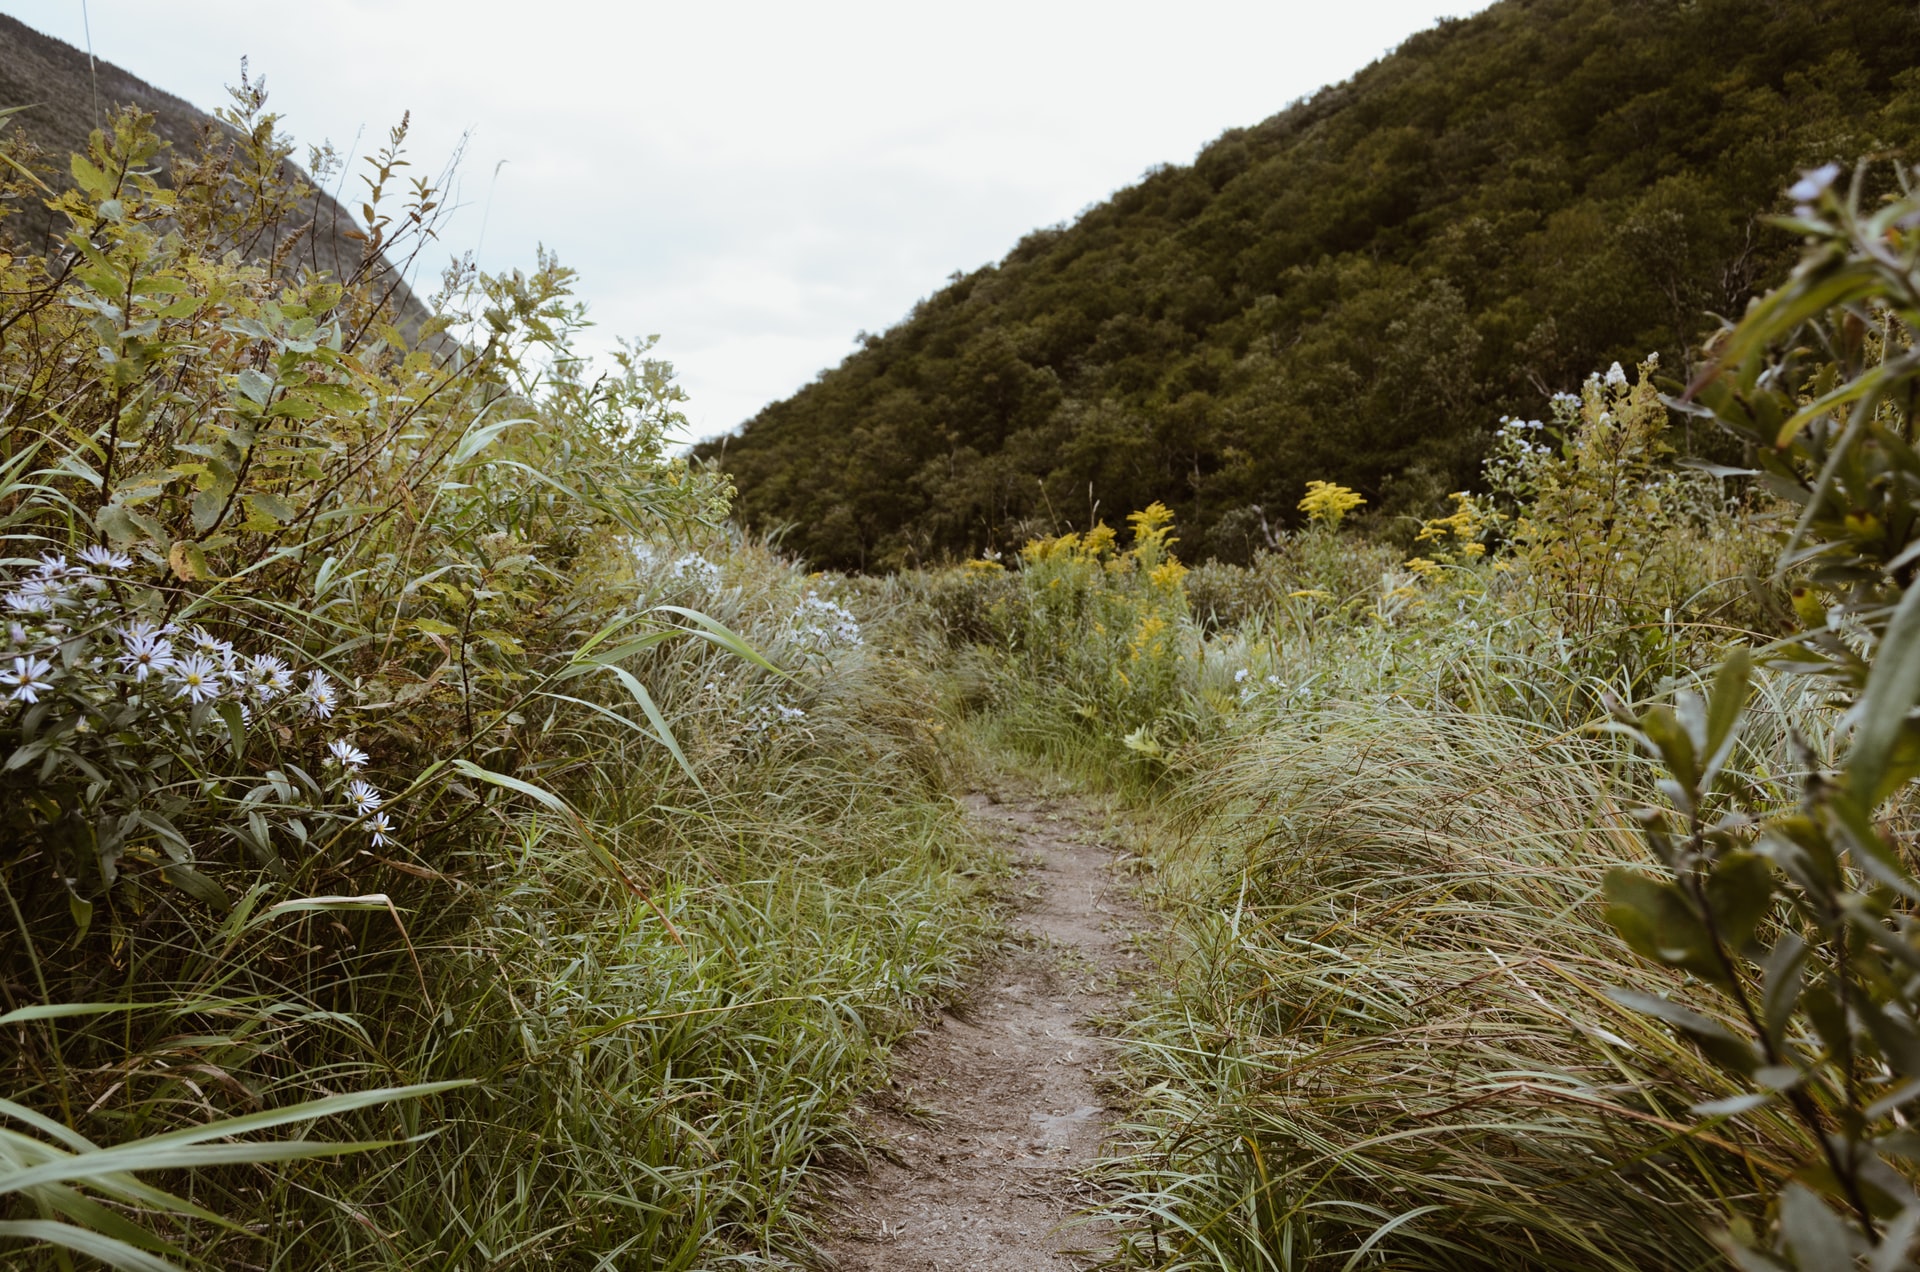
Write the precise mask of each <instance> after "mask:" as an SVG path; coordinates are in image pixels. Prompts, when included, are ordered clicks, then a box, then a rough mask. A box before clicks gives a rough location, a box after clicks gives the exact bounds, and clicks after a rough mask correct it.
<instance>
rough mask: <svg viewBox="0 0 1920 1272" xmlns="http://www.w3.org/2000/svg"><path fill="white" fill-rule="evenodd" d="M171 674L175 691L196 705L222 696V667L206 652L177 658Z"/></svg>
mask: <svg viewBox="0 0 1920 1272" xmlns="http://www.w3.org/2000/svg"><path fill="white" fill-rule="evenodd" d="M171 675H172V677H173V684H174V690H175V692H176V693H177V694H178V695H179V696H180V697H182V698H185V699H186V700H187V701H188V702H190V703H192V704H193V705H194V706H196V707H197V706H199V705H200V704H201V703H203V702H212V701H213V700H214V699H215V698H218V697H219V696H220V669H219V668H218V667H216V666H215V665H214V662H213V659H211V658H209V657H207V656H206V655H205V654H188V655H187V656H186V657H185V658H181V659H177V660H176V661H175V662H174V664H173V668H172V671H171Z"/></svg>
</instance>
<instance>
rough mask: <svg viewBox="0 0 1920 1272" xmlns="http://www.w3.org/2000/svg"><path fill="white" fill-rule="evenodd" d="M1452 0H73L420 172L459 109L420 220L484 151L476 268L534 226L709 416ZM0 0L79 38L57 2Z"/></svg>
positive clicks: (146, 68) (153, 67)
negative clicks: (440, 175) (408, 147)
mask: <svg viewBox="0 0 1920 1272" xmlns="http://www.w3.org/2000/svg"><path fill="white" fill-rule="evenodd" d="M1480 7H1481V0H1346V2H1345V3H1326V2H1324V0H1317V2H1306V0H1268V2H1267V3H1250V2H1245V0H1239V2H1236V0H1185V2H1184V3H1180V4H1173V3H1164V2H1163V3H1158V4H1142V3H1130V2H1126V0H1110V2H1108V3H1102V4H1091V3H1056V2H1050V0H970V2H969V3H966V4H944V5H925V4H919V5H916V4H907V3H900V2H899V0H895V2H894V3H855V2H853V0H832V2H830V3H829V2H826V0H821V2H818V3H813V4H795V3H790V2H789V3H784V4H781V3H744V2H741V3H713V2H708V3H687V2H685V0H682V2H680V3H671V4H668V3H656V2H654V0H628V2H625V3H621V2H618V0H544V2H539V3H528V2H527V0H515V2H513V3H507V2H505V0H461V2H460V3H448V2H446V0H378V2H375V0H301V2H300V3H288V2H287V0H87V17H88V18H89V19H90V22H91V27H92V37H93V51H94V53H95V55H96V56H98V57H101V58H104V59H106V60H108V61H111V62H114V63H117V64H119V65H120V66H122V67H125V68H126V69H127V70H129V71H132V72H133V73H134V74H136V75H138V76H140V77H141V78H143V79H145V80H148V81H149V82H151V83H152V84H154V85H155V86H156V87H159V88H162V89H165V90H166V91H168V92H171V93H174V94H176V95H177V96H180V97H184V98H186V99H187V100H188V101H191V102H193V103H194V104H196V105H198V106H200V107H201V108H202V109H210V108H211V107H213V106H215V105H217V104H219V103H221V102H223V101H224V100H225V94H224V90H223V87H222V86H223V85H224V84H226V83H228V82H231V81H233V80H234V79H236V78H237V75H238V70H239V65H240V59H241V57H242V56H246V57H248V58H249V59H250V62H251V66H252V68H253V71H254V72H255V73H256V74H264V75H265V76H266V77H267V81H268V84H269V87H270V88H271V91H272V101H273V105H274V107H275V108H276V109H277V110H279V111H280V112H281V113H282V114H283V115H284V116H285V117H286V118H285V125H286V127H287V128H288V129H289V131H291V132H292V133H293V135H294V136H295V137H296V138H297V139H298V140H300V141H302V142H308V141H318V140H321V139H331V140H332V141H333V142H334V143H335V144H336V145H337V146H338V147H340V148H341V149H342V150H343V151H344V150H346V149H347V148H348V147H351V146H353V145H354V143H355V138H356V135H359V138H360V141H359V150H360V153H361V154H363V155H364V154H365V153H366V152H367V150H368V148H369V147H370V145H371V144H373V143H374V142H376V141H378V140H380V139H382V138H383V137H384V136H385V131H386V129H387V127H388V125H389V124H391V123H392V122H394V121H395V120H397V119H398V118H399V117H400V114H401V112H402V111H403V110H407V109H411V110H412V111H413V121H414V131H413V144H414V155H413V157H414V158H415V160H416V162H417V163H418V164H419V165H420V166H421V167H423V168H424V167H433V168H437V167H438V166H439V164H440V163H441V162H443V161H444V159H445V157H446V156H447V155H448V154H449V153H450V152H451V151H452V149H453V148H454V146H455V144H456V143H457V141H458V139H459V137H460V135H461V134H462V133H463V132H470V133H471V140H470V142H469V145H468V148H467V156H466V161H465V164H464V166H463V169H462V175H461V180H460V187H459V192H460V201H461V202H462V203H463V204H464V206H463V207H462V209H461V210H460V211H459V212H458V213H457V215H456V216H455V218H454V220H453V222H452V224H451V226H450V228H449V230H448V233H447V235H446V239H445V242H446V245H447V246H448V248H449V249H451V250H454V251H460V250H467V249H472V248H474V247H475V246H476V245H478V239H479V235H480V230H481V223H482V214H483V206H484V205H485V204H486V203H487V196H488V186H489V181H490V178H491V175H492V173H493V172H494V169H495V166H496V164H497V163H498V162H499V161H500V160H502V159H504V160H506V161H507V162H506V166H505V167H503V168H501V169H500V175H499V178H498V182H497V184H496V185H495V186H494V191H493V197H492V203H491V210H490V212H487V213H486V239H485V243H484V245H480V246H481V253H480V263H481V265H482V267H483V268H487V269H494V270H498V269H503V268H507V267H511V266H515V265H527V264H530V263H531V262H532V260H533V255H534V248H535V245H536V244H537V243H545V244H546V245H547V246H548V247H550V248H553V249H555V250H557V251H558V252H559V254H560V258H561V260H562V261H564V262H565V263H567V264H569V265H572V266H574V267H575V268H577V269H579V270H580V272H581V275H582V278H581V294H582V296H583V298H584V299H585V300H586V301H587V302H588V304H589V305H590V307H591V309H592V313H593V316H594V318H595V320H596V321H597V322H598V323H599V327H598V329H597V330H596V332H595V333H594V335H595V338H596V340H597V341H598V342H599V343H601V344H610V343H611V342H612V339H613V337H614V336H616V335H645V334H648V333H651V332H658V333H660V335H661V337H662V339H661V344H660V352H661V354H662V355H663V356H665V357H667V358H669V359H671V360H672V361H673V362H674V364H675V365H676V367H677V368H678V371H679V377H680V382H681V384H682V385H683V386H684V387H685V388H686V390H687V391H688V393H689V394H691V396H692V401H691V402H690V403H689V404H688V411H687V414H688V417H689V419H690V420H691V422H692V425H693V434H694V435H695V436H711V435H714V434H717V433H721V432H724V431H726V430H728V429H730V428H732V427H734V426H735V425H737V424H739V423H740V422H741V421H743V420H745V419H746V418H748V417H749V416H751V415H752V414H753V413H754V412H755V411H757V410H758V409H759V408H760V407H761V406H763V405H764V404H765V403H767V402H769V401H772V400H774V399H777V398H780V397H784V396H786V395H787V394H789V393H791V392H793V390H795V389H797V388H799V387H800V386H801V385H803V384H805V383H806V382H807V381H808V380H810V379H811V378H812V377H813V376H814V375H815V374H816V373H817V372H819V371H820V370H821V369H822V368H824V367H827V366H831V365H833V364H835V363H837V362H839V361H840V359H841V358H842V357H844V356H845V355H846V354H847V353H848V352H850V351H851V349H852V348H853V337H854V333H855V332H857V331H860V330H870V331H879V330H882V329H884V328H885V327H887V326H890V325H891V324H892V323H894V322H895V321H897V320H898V319H900V318H901V317H903V316H904V315H905V314H906V312H907V310H908V309H910V308H911V307H912V305H913V303H914V302H915V301H916V300H918V299H920V298H921V297H923V296H926V295H928V294H930V293H931V292H933V291H934V290H936V289H937V288H938V287H939V286H940V285H941V284H942V283H943V282H944V281H945V279H946V277H947V275H949V274H951V273H952V272H953V271H955V270H971V269H974V268H976V267H978V266H980V265H984V264H987V263H989V262H991V261H995V260H998V259H999V258H1000V257H1001V256H1003V255H1004V254H1005V253H1006V252H1007V250H1008V249H1009V248H1011V247H1012V246H1013V245H1014V243H1015V242H1016V241H1017V240H1018V239H1019V238H1020V236H1021V235H1022V234H1025V233H1026V232H1027V231H1028V230H1031V229H1033V228H1035V227H1037V226H1042V225H1048V224H1052V223H1054V222H1057V221H1061V220H1066V219H1070V218H1071V217H1073V216H1074V215H1075V214H1076V213H1077V212H1079V211H1080V210H1081V209H1082V208H1084V207H1086V206H1087V205H1089V204H1091V203H1096V202H1098V201H1100V200H1102V199H1104V198H1106V197H1107V196H1108V195H1109V194H1111V193H1112V192H1113V191H1115V190H1117V189H1119V188H1121V187H1123V186H1126V185H1128V184H1131V183H1132V182H1133V181H1134V180H1136V179H1137V178H1138V177H1139V175H1140V174H1141V172H1142V171H1143V170H1144V169H1146V168H1148V167H1149V166H1151V165H1153V164H1157V163H1186V162H1189V161H1191V160H1192V158H1193V156H1194V154H1195V153H1196V152H1197V151H1198V150H1199V149H1200V148H1201V147H1202V146H1203V145H1205V144H1206V143H1207V142H1208V141H1210V140H1212V139H1213V138H1214V137H1216V136H1218V135H1219V134H1220V133H1221V132H1223V131H1225V130H1226V129H1228V128H1231V127H1236V126H1244V125H1249V124H1253V123H1257V122H1258V121H1259V120H1261V119H1264V118H1266V117H1267V116H1269V115H1271V114H1273V113H1275V112H1276V111H1278V110H1280V109H1281V108H1282V107H1284V106H1285V105H1286V104H1287V103H1288V102H1289V101H1291V100H1293V99H1295V98H1297V97H1300V96H1302V95H1304V94H1307V93H1310V92H1312V91H1313V90H1314V89H1316V88H1318V87H1320V86H1321V85H1323V84H1328V83H1333V82H1336V81H1338V80H1341V79H1344V78H1346V77H1347V76H1348V75H1350V74H1352V73H1353V72H1354V71H1356V70H1358V69H1360V68H1361V67H1363V66H1365V65H1366V64H1367V63H1368V62H1371V61H1372V60H1374V59H1375V58H1377V57H1378V56H1380V55H1381V54H1382V53H1384V52H1386V51H1387V50H1388V49H1390V48H1392V47H1393V46H1394V45H1396V44H1398V43H1399V42H1400V41H1401V40H1403V39H1405V38H1406V37H1407V36H1408V35H1411V34H1413V33H1414V32H1416V31H1419V30H1423V29H1425V28H1426V27H1428V26H1431V25H1432V24H1433V22H1434V21H1435V20H1436V19H1438V18H1439V17H1441V16H1444V15H1449V14H1462V13H1467V12H1472V11H1475V10H1477V9H1478V8H1480ZM0 12H4V13H7V14H10V15H12V16H14V17H16V18H19V19H20V20H21V21H23V22H25V23H27V24H28V25H29V26H33V27H36V28H38V29H40V30H42V31H45V32H47V33H48V34H50V35H54V36H56V37H58V38H60V39H63V40H66V41H68V42H69V43H72V44H74V45H76V46H79V47H84V44H83V41H84V38H85V35H84V32H83V29H82V9H81V0H0ZM363 129H364V132H363V131H362V130H363ZM347 202H348V203H349V205H350V206H351V205H352V203H353V202H354V201H353V200H352V199H349V200H347Z"/></svg>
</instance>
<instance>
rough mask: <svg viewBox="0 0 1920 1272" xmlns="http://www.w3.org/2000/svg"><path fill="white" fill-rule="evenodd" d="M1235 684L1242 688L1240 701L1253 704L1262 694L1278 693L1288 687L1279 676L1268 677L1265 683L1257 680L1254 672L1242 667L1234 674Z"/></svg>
mask: <svg viewBox="0 0 1920 1272" xmlns="http://www.w3.org/2000/svg"><path fill="white" fill-rule="evenodd" d="M1233 683H1234V684H1236V685H1238V686H1240V701H1241V702H1252V701H1253V700H1254V699H1255V698H1258V697H1260V696H1261V695H1262V694H1267V693H1278V692H1279V691H1281V690H1283V689H1285V688H1286V687H1287V686H1286V685H1285V684H1284V683H1283V682H1282V681H1281V679H1280V677H1278V676H1268V677H1267V678H1266V679H1265V680H1264V681H1262V680H1255V679H1254V678H1253V672H1251V671H1249V670H1248V669H1247V668H1245V667H1242V668H1240V669H1239V670H1238V671H1236V672H1234V673H1233Z"/></svg>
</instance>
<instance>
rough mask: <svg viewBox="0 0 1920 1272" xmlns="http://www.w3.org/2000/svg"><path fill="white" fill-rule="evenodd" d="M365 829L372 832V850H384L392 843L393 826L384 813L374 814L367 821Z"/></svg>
mask: <svg viewBox="0 0 1920 1272" xmlns="http://www.w3.org/2000/svg"><path fill="white" fill-rule="evenodd" d="M367 829H368V830H370V831H372V832H373V841H372V843H371V844H369V845H368V846H369V847H372V848H384V847H386V846H387V845H388V844H390V843H392V842H393V832H394V825H393V822H392V821H391V820H389V819H388V817H387V815H386V814H385V813H375V814H374V815H373V816H371V817H369V818H368V819H367Z"/></svg>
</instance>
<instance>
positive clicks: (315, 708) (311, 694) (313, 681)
mask: <svg viewBox="0 0 1920 1272" xmlns="http://www.w3.org/2000/svg"><path fill="white" fill-rule="evenodd" d="M300 701H302V702H304V703H305V704H306V706H307V714H309V715H311V716H313V717H315V718H316V719H320V720H325V719H327V718H329V717H330V716H332V715H333V713H334V711H335V710H337V709H338V708H339V706H340V691H339V690H337V689H335V688H334V687H333V682H332V681H331V680H329V679H327V673H326V672H324V671H315V672H309V673H308V674H307V687H306V688H305V689H303V690H301V692H300Z"/></svg>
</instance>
